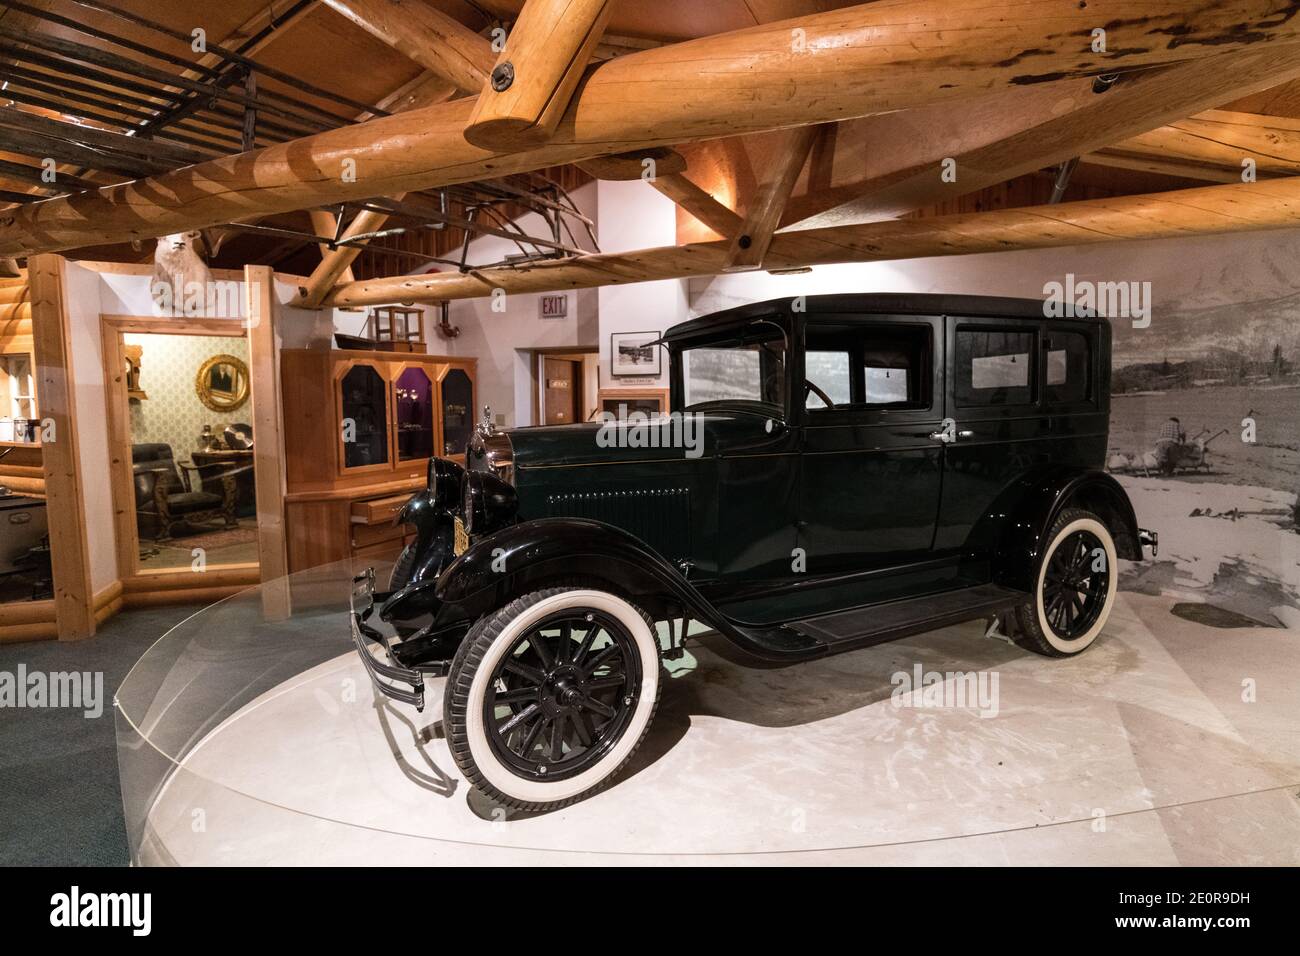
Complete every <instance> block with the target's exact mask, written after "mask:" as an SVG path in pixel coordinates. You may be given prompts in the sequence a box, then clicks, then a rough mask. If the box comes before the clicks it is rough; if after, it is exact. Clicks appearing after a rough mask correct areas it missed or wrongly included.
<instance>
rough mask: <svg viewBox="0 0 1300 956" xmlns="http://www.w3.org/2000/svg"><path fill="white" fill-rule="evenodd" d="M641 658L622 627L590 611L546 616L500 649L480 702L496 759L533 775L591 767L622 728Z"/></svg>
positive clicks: (556, 776) (550, 776) (551, 776)
mask: <svg viewBox="0 0 1300 956" xmlns="http://www.w3.org/2000/svg"><path fill="white" fill-rule="evenodd" d="M640 685H641V663H640V657H639V656H638V654H637V653H636V648H635V647H634V645H633V641H632V636H631V634H629V633H628V631H627V628H625V627H623V626H622V625H621V624H620V623H619V622H617V621H615V620H614V619H613V618H612V617H611V616H610V615H608V614H605V613H603V612H601V611H597V610H596V609H594V608H584V607H578V608H569V609H565V610H564V611H561V612H558V613H556V614H553V615H551V616H549V617H547V618H545V619H544V620H542V621H541V622H539V623H538V624H536V625H535V626H533V627H532V628H531V629H530V630H529V631H528V632H527V633H526V634H523V635H521V636H520V637H518V638H517V639H516V640H515V642H514V644H513V645H512V646H511V647H510V649H509V650H508V651H506V654H505V656H504V657H503V658H502V659H501V662H500V663H499V664H498V665H497V666H496V668H495V669H494V671H493V674H492V685H491V689H490V690H489V692H488V693H487V694H486V695H485V697H484V700H483V721H484V726H485V727H486V728H487V729H488V739H489V741H490V742H491V745H492V748H493V750H494V751H495V752H496V754H497V756H498V757H499V758H500V759H501V761H502V762H503V763H505V764H506V765H508V766H509V767H510V768H511V769H513V770H514V772H515V773H517V774H519V775H520V776H523V777H527V778H530V779H534V780H563V779H564V778H566V777H571V776H573V775H574V774H578V773H582V772H583V771H584V770H586V769H587V768H588V767H591V766H593V765H594V764H596V763H597V762H598V761H599V760H600V759H601V758H602V757H604V756H605V754H606V753H608V752H609V749H610V748H611V747H612V746H613V745H614V743H615V742H616V741H617V740H618V739H619V737H620V736H622V734H623V732H624V731H625V730H626V729H627V725H628V722H629V720H630V717H631V714H632V708H633V707H634V706H635V704H636V698H637V693H638V689H639V688H640Z"/></svg>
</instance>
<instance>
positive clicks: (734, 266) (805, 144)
mask: <svg viewBox="0 0 1300 956" xmlns="http://www.w3.org/2000/svg"><path fill="white" fill-rule="evenodd" d="M820 133H821V129H820V127H817V126H801V127H796V128H795V129H791V130H783V131H782V133H781V140H782V142H781V144H780V148H779V150H778V152H777V156H776V161H775V162H773V163H772V164H771V166H770V167H769V168H768V170H767V177H766V178H765V179H764V181H763V183H762V185H761V186H760V187H759V189H758V192H757V193H756V194H755V195H754V201H753V202H752V203H750V204H749V208H748V209H746V210H745V221H744V224H743V225H742V226H741V227H740V228H739V229H738V230H736V233H735V235H734V236H733V237H732V240H731V249H730V251H729V252H728V253H727V264H726V266H725V267H724V268H725V270H726V271H727V272H744V271H747V270H752V269H758V268H760V267H761V266H762V265H763V258H764V257H765V256H766V255H767V250H768V247H769V246H770V245H771V244H772V236H773V234H774V233H775V232H776V227H777V225H779V224H780V222H781V214H782V213H783V212H785V204H786V202H787V201H788V200H789V199H790V191H791V190H792V189H794V182H795V180H796V179H797V178H798V176H799V173H800V172H801V171H802V170H803V166H804V163H806V162H807V161H808V154H809V153H810V152H812V147H813V143H814V142H815V141H816V140H817V137H818V135H819V134H820Z"/></svg>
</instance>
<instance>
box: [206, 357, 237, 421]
mask: <svg viewBox="0 0 1300 956" xmlns="http://www.w3.org/2000/svg"><path fill="white" fill-rule="evenodd" d="M194 387H195V389H196V390H197V391H198V393H199V401H201V402H202V403H203V404H204V405H206V406H207V407H208V408H210V409H212V410H213V411H214V412H230V411H234V410H235V409H236V408H238V407H239V406H240V405H243V404H244V402H246V401H248V366H247V365H245V364H244V360H243V359H240V358H236V357H235V356H233V355H214V356H212V358H210V359H208V360H207V361H206V362H204V363H203V364H202V365H201V366H199V374H198V377H197V378H196V379H195V382H194Z"/></svg>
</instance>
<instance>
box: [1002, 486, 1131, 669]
mask: <svg viewBox="0 0 1300 956" xmlns="http://www.w3.org/2000/svg"><path fill="white" fill-rule="evenodd" d="M1047 539H1048V545H1047V548H1046V550H1045V551H1044V552H1043V559H1042V562H1041V563H1040V564H1039V568H1038V575H1037V577H1036V579H1035V585H1034V599H1033V600H1032V601H1029V602H1026V603H1025V604H1023V605H1021V606H1020V607H1019V608H1017V609H1016V621H1017V623H1018V624H1019V631H1020V637H1019V638H1018V642H1019V643H1020V644H1022V645H1023V646H1024V647H1027V648H1029V649H1030V650H1032V651H1036V652H1038V653H1039V654H1045V655H1047V656H1048V657H1072V656H1074V655H1075V654H1078V653H1080V652H1082V651H1084V650H1086V649H1087V648H1088V647H1089V646H1090V645H1091V644H1092V643H1093V641H1095V640H1096V639H1097V635H1099V634H1100V633H1101V631H1102V628H1104V627H1105V626H1106V621H1107V619H1108V618H1109V617H1110V611H1111V607H1112V606H1113V605H1114V603H1115V592H1116V590H1117V589H1118V581H1119V569H1118V567H1117V559H1116V554H1115V542H1114V540H1113V539H1112V538H1111V534H1110V531H1109V529H1107V527H1106V525H1105V523H1104V522H1103V521H1102V520H1101V519H1100V518H1098V517H1097V516H1096V515H1095V514H1093V513H1092V512H1090V511H1084V510H1081V509H1078V508H1070V509H1066V510H1065V511H1064V512H1062V514H1061V516H1060V517H1059V518H1057V520H1056V522H1055V523H1054V524H1053V525H1052V530H1051V531H1050V532H1049V534H1048V536H1047Z"/></svg>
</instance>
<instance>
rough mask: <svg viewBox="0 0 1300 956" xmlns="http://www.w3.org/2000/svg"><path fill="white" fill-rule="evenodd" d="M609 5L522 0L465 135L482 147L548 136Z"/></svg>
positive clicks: (607, 1) (609, 1) (517, 145)
mask: <svg viewBox="0 0 1300 956" xmlns="http://www.w3.org/2000/svg"><path fill="white" fill-rule="evenodd" d="M613 9H614V4H613V0H527V2H526V3H525V4H524V8H523V10H522V11H520V14H519V19H518V20H516V21H515V25H514V28H513V29H512V30H511V31H510V35H509V36H508V37H507V38H506V44H505V48H504V49H503V50H502V51H501V55H500V57H499V58H498V59H497V62H496V63H495V64H494V66H493V68H492V72H491V79H490V80H489V81H488V82H487V83H486V84H485V85H484V87H483V91H482V93H481V94H480V95H479V98H478V104H477V106H476V107H475V109H474V113H473V115H471V116H470V120H469V125H468V126H466V127H465V138H466V139H468V140H469V141H470V142H471V143H474V144H475V145H477V146H482V147H483V148H484V149H523V148H526V147H529V146H536V145H538V144H540V143H544V142H546V141H547V140H548V139H550V138H551V135H552V134H553V133H554V132H555V128H556V126H558V125H559V122H560V117H562V116H563V115H564V111H565V110H566V109H568V106H569V100H570V99H571V98H572V96H573V91H574V89H576V88H577V86H578V80H580V79H581V78H582V72H583V70H584V69H585V68H586V66H587V61H588V60H590V59H591V55H592V53H593V52H594V51H595V48H596V44H597V43H598V42H599V41H600V38H601V35H602V34H604V32H605V24H606V23H608V22H609V15H610V12H611V11H612V10H613Z"/></svg>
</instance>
